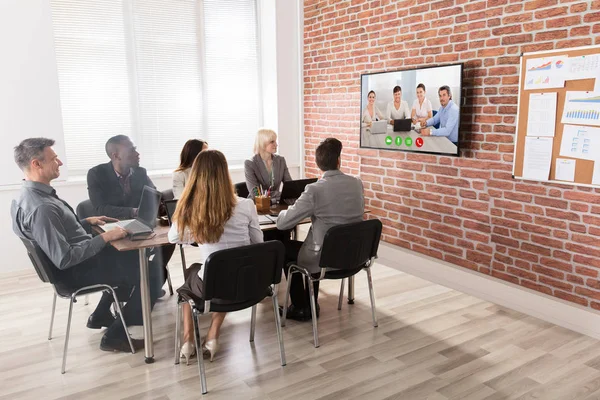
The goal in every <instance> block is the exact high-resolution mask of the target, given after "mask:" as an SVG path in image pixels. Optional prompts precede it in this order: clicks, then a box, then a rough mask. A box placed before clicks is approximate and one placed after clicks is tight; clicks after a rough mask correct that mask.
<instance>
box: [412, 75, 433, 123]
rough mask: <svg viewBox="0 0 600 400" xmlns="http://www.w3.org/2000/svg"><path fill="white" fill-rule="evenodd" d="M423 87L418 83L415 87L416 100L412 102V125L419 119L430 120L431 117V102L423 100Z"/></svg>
mask: <svg viewBox="0 0 600 400" xmlns="http://www.w3.org/2000/svg"><path fill="white" fill-rule="evenodd" d="M425 93H426V91H425V85H423V84H422V83H419V84H418V85H417V98H416V99H415V101H414V102H413V105H412V112H411V118H412V119H413V122H414V123H417V121H418V120H419V118H431V117H433V113H432V110H433V107H431V101H429V99H426V98H425Z"/></svg>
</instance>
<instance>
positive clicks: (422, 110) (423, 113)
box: [412, 99, 433, 118]
mask: <svg viewBox="0 0 600 400" xmlns="http://www.w3.org/2000/svg"><path fill="white" fill-rule="evenodd" d="M412 109H413V110H417V114H416V117H417V118H429V112H430V111H433V108H432V107H431V101H429V99H425V100H423V104H422V105H421V104H419V99H415V102H414V103H413V106H412Z"/></svg>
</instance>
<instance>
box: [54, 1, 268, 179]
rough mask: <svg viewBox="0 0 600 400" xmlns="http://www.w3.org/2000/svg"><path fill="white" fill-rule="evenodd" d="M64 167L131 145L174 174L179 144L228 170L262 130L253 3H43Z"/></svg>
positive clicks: (77, 168) (150, 163)
mask: <svg viewBox="0 0 600 400" xmlns="http://www.w3.org/2000/svg"><path fill="white" fill-rule="evenodd" d="M51 6H52V17H53V23H54V32H55V34H54V35H55V45H56V58H57V65H58V74H59V87H60V94H61V107H62V114H63V127H64V135H65V143H66V153H67V166H68V168H69V172H70V174H71V175H85V174H86V172H87V170H88V169H89V168H91V167H93V166H94V165H96V164H99V163H102V162H106V161H107V156H106V154H105V153H104V144H105V142H106V140H107V139H108V138H109V137H111V136H113V135H117V134H125V135H128V136H130V137H131V138H132V140H133V141H134V142H135V144H136V145H137V146H138V150H139V152H140V154H141V164H142V166H144V167H145V168H147V169H149V170H172V169H174V168H175V167H177V164H178V161H179V152H180V151H181V148H182V147H183V144H184V143H185V141H186V140H188V139H192V138H200V139H204V140H207V141H208V142H209V145H210V147H211V148H215V149H219V150H221V151H223V152H224V153H225V155H226V156H227V159H228V161H229V163H230V165H232V164H239V163H241V162H242V161H243V160H244V159H245V158H247V157H248V156H249V154H250V153H251V149H252V144H253V141H254V135H255V133H256V130H257V128H258V127H259V126H260V125H261V122H262V107H261V103H262V97H261V93H260V82H259V76H260V69H259V68H260V63H259V51H258V36H257V31H258V29H257V15H256V0H94V1H89V0H51Z"/></svg>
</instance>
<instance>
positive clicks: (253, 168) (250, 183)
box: [244, 154, 292, 201]
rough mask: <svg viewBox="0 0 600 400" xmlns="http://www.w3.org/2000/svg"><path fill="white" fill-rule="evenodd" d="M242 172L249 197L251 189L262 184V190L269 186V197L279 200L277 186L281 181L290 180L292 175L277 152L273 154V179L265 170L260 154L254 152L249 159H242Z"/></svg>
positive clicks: (250, 196) (251, 195) (279, 194)
mask: <svg viewBox="0 0 600 400" xmlns="http://www.w3.org/2000/svg"><path fill="white" fill-rule="evenodd" d="M244 174H245V175H246V187H247V188H248V192H249V193H250V194H249V195H248V197H249V198H252V197H253V194H252V189H254V188H255V187H257V186H262V188H263V189H264V190H267V189H269V187H270V188H271V198H274V199H275V200H276V201H279V197H280V196H281V193H279V186H281V182H285V181H291V180H292V177H291V175H290V171H288V167H287V164H286V163H285V158H283V157H282V156H279V155H277V154H273V179H272V181H271V176H270V174H269V173H268V172H267V167H266V166H265V163H264V161H263V160H262V158H260V154H255V155H254V157H252V158H251V159H249V160H246V161H244Z"/></svg>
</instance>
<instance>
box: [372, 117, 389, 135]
mask: <svg viewBox="0 0 600 400" xmlns="http://www.w3.org/2000/svg"><path fill="white" fill-rule="evenodd" d="M387 125H388V122H387V121H386V120H382V121H373V123H372V124H371V134H373V135H374V134H378V133H386V132H387Z"/></svg>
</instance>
